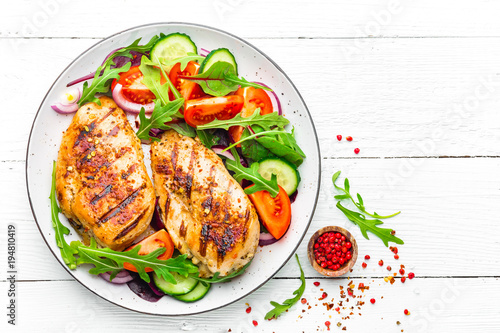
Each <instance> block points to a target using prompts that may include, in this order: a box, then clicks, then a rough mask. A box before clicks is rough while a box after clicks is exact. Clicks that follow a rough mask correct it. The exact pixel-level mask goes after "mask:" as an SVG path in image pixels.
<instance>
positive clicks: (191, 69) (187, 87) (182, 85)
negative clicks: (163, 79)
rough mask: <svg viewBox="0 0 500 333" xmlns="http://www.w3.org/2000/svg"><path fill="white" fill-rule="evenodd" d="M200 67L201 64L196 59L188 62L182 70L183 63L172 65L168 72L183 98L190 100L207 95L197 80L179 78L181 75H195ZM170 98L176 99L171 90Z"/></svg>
mask: <svg viewBox="0 0 500 333" xmlns="http://www.w3.org/2000/svg"><path fill="white" fill-rule="evenodd" d="M199 69H200V64H198V63H197V62H195V61H190V62H188V64H187V66H186V68H185V69H184V70H183V71H181V63H180V62H178V63H176V64H175V65H174V67H172V69H171V70H170V73H169V74H168V76H169V78H170V81H171V82H172V84H173V85H174V86H175V87H176V88H177V90H178V91H179V92H180V94H181V96H182V98H184V100H186V101H187V100H190V99H195V98H201V97H203V96H205V93H204V92H203V90H202V89H201V87H200V85H199V84H198V83H196V82H193V81H189V80H185V79H181V78H179V75H183V76H193V75H196V74H198V70H199ZM169 94H170V99H171V100H173V99H174V94H173V93H172V92H171V91H170V92H169Z"/></svg>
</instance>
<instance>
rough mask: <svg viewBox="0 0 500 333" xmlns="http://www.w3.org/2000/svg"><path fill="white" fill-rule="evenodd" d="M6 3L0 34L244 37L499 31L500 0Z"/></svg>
mask: <svg viewBox="0 0 500 333" xmlns="http://www.w3.org/2000/svg"><path fill="white" fill-rule="evenodd" d="M8 8H9V10H4V11H2V12H1V13H0V32H1V34H0V37H8V38H18V37H43V38H45V37H59V38H60V37H93V38H102V37H106V36H108V35H111V34H114V33H116V32H118V31H121V30H124V29H127V28H130V27H131V26H135V25H141V24H146V23H151V22H193V23H198V24H205V25H210V26H213V27H216V28H219V29H224V30H227V31H230V32H232V33H234V34H236V35H238V36H241V37H245V38H248V37H266V38H269V37H271V38H297V37H307V38H317V37H323V38H343V37H369V36H375V37H378V36H383V37H387V36H391V37H393V36H396V37H397V36H411V37H427V36H431V37H440V36H466V37H471V36H500V33H499V31H500V22H498V19H497V16H496V13H498V11H499V9H500V4H499V3H498V2H496V1H487V0H480V1H478V0H466V1H460V2H457V1H453V0H442V1H439V2H438V1H433V0H421V1H418V2H417V1H404V0H373V1H366V0H351V1H345V0H333V1H328V0H312V1H308V2H307V3H305V2H303V1H300V0H288V1H287V0H275V1H266V0H248V1H247V0H209V1H205V0H193V1H189V2H177V3H175V5H174V4H172V3H171V2H167V1H161V0H154V1H151V0H144V1H140V2H137V1H132V2H129V1H127V2H120V3H116V2H113V1H98V0H90V1H85V2H81V1H68V0H45V1H40V2H39V3H33V2H32V1H29V0H21V1H16V2H14V3H12V4H10V3H9V7H8ZM96 8H99V9H98V10H96ZM102 13H106V15H109V19H107V22H103V17H102V15H99V14H102ZM76 22H85V23H84V24H77V23H76Z"/></svg>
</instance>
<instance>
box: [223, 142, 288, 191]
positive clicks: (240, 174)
mask: <svg viewBox="0 0 500 333" xmlns="http://www.w3.org/2000/svg"><path fill="white" fill-rule="evenodd" d="M231 153H232V154H233V156H234V158H235V160H234V161H233V160H231V159H226V168H227V169H228V170H231V171H233V172H234V175H233V178H234V179H236V180H237V181H238V182H241V181H242V180H243V179H246V180H249V181H251V182H253V183H254V185H253V186H252V187H249V188H247V189H245V193H246V194H252V193H255V192H258V191H268V192H269V194H271V196H272V197H273V198H275V197H276V196H277V195H278V193H279V191H280V190H279V187H278V181H277V180H276V175H275V174H273V175H272V176H271V180H267V179H265V178H264V177H262V176H261V175H260V173H259V163H257V162H254V163H252V165H250V168H245V167H244V166H243V165H241V162H240V156H239V155H238V152H237V151H236V149H235V148H232V149H231Z"/></svg>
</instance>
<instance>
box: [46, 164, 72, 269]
mask: <svg viewBox="0 0 500 333" xmlns="http://www.w3.org/2000/svg"><path fill="white" fill-rule="evenodd" d="M49 198H50V211H51V217H52V226H53V227H54V231H55V234H56V243H57V246H58V247H59V249H60V250H61V257H62V258H63V260H64V263H65V264H66V265H68V267H69V268H70V269H75V268H76V266H77V262H76V258H75V254H77V253H78V251H76V250H74V249H73V248H72V247H71V246H70V245H69V244H68V243H67V242H66V240H65V239H64V235H69V229H68V228H66V227H65V226H64V225H63V224H62V223H61V221H60V220H59V213H60V212H61V209H60V208H59V206H58V205H57V199H56V161H54V163H53V166H52V187H51V189H50V197H49Z"/></svg>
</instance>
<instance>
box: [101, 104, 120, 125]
mask: <svg viewBox="0 0 500 333" xmlns="http://www.w3.org/2000/svg"><path fill="white" fill-rule="evenodd" d="M115 110H116V108H110V109H109V112H108V113H106V114H105V115H104V117H102V118H101V119H99V123H102V122H103V121H104V120H106V118H108V117H109V116H111V114H112V113H113V112H115Z"/></svg>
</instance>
